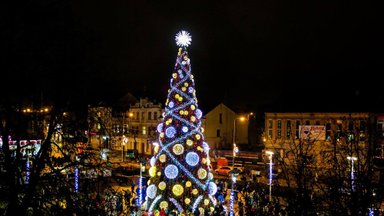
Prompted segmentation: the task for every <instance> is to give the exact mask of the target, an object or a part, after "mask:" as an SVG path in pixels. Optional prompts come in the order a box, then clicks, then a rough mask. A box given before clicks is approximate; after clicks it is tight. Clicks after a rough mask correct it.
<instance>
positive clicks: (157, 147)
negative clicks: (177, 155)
mask: <svg viewBox="0 0 384 216" xmlns="http://www.w3.org/2000/svg"><path fill="white" fill-rule="evenodd" d="M159 148H160V147H159V146H158V145H156V146H155V148H153V151H154V152H155V153H157V152H159Z"/></svg>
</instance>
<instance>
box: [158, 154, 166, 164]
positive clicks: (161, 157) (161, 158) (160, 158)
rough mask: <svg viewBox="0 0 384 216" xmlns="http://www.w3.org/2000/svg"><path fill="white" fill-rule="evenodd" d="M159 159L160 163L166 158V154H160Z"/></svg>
mask: <svg viewBox="0 0 384 216" xmlns="http://www.w3.org/2000/svg"><path fill="white" fill-rule="evenodd" d="M159 160H160V162H161V163H164V162H165V161H166V160H167V156H166V155H165V154H162V155H160V157H159Z"/></svg>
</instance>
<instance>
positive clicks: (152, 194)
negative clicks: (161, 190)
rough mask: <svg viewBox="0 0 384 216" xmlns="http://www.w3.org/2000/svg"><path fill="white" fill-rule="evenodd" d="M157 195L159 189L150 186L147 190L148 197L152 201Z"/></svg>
mask: <svg viewBox="0 0 384 216" xmlns="http://www.w3.org/2000/svg"><path fill="white" fill-rule="evenodd" d="M156 193H157V188H156V186H155V185H149V186H148V188H147V196H148V197H149V198H151V199H153V198H155V196H156Z"/></svg>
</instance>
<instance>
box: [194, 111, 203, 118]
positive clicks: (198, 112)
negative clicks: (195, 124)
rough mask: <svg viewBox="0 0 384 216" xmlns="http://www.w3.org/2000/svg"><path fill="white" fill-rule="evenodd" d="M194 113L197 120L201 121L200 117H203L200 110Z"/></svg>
mask: <svg viewBox="0 0 384 216" xmlns="http://www.w3.org/2000/svg"><path fill="white" fill-rule="evenodd" d="M195 113H196V117H197V119H201V117H202V116H203V112H201V110H200V109H197V110H196V112H195Z"/></svg>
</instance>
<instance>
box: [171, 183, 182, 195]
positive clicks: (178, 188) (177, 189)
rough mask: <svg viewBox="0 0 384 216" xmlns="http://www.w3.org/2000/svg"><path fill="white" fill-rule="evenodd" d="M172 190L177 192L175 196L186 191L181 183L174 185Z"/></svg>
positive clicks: (174, 192)
mask: <svg viewBox="0 0 384 216" xmlns="http://www.w3.org/2000/svg"><path fill="white" fill-rule="evenodd" d="M172 192H173V194H175V196H180V195H181V194H183V193H184V188H183V186H181V185H180V184H175V185H174V186H173V187H172Z"/></svg>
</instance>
